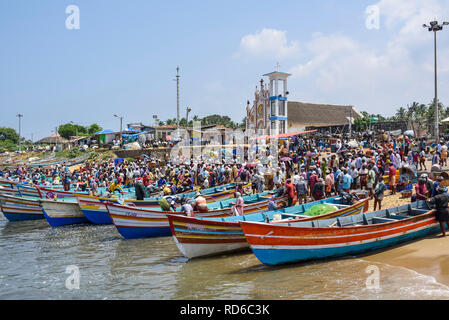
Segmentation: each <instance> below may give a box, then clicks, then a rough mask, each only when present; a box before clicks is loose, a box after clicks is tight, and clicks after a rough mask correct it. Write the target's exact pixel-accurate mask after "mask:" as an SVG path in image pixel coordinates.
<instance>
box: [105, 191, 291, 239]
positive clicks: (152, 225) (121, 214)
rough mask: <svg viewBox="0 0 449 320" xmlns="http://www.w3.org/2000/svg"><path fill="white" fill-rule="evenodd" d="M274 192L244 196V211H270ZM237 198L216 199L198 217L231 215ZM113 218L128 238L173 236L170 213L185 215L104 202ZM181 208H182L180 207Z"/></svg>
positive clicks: (282, 200)
mask: <svg viewBox="0 0 449 320" xmlns="http://www.w3.org/2000/svg"><path fill="white" fill-rule="evenodd" d="M270 196H271V195H270V194H269V193H268V192H264V193H261V194H255V195H249V196H244V197H243V200H244V202H245V204H244V210H245V212H251V213H256V212H263V211H267V208H268V200H269V197H270ZM232 201H235V199H231V200H225V201H219V202H214V203H211V204H208V207H209V212H204V213H200V212H195V216H198V217H229V216H232V215H233V213H232V204H231V202H232ZM276 201H277V202H279V203H281V202H286V201H287V198H286V196H281V197H279V198H277V199H276ZM105 205H106V208H107V210H108V212H109V215H110V218H111V220H112V221H113V223H114V225H115V227H116V228H117V231H118V232H119V233H120V234H121V235H122V236H123V237H124V238H125V239H135V238H146V237H155V236H170V235H171V231H170V225H169V222H168V217H169V216H171V215H176V216H184V217H185V215H184V214H183V213H181V212H179V213H175V212H173V211H161V210H157V211H156V210H148V209H144V208H137V207H130V206H123V205H117V204H114V203H105ZM178 210H180V208H178Z"/></svg>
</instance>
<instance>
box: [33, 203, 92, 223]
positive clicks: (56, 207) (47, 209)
mask: <svg viewBox="0 0 449 320" xmlns="http://www.w3.org/2000/svg"><path fill="white" fill-rule="evenodd" d="M39 201H40V205H41V209H42V210H41V211H42V213H43V214H44V217H45V219H47V221H48V223H49V224H50V226H52V227H59V226H65V225H71V224H79V223H89V220H87V219H86V217H85V216H84V215H83V212H82V211H81V209H80V207H79V206H78V203H77V202H76V201H75V200H74V199H64V200H46V199H41V200H39Z"/></svg>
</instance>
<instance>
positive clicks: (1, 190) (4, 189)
mask: <svg viewBox="0 0 449 320" xmlns="http://www.w3.org/2000/svg"><path fill="white" fill-rule="evenodd" d="M0 194H4V195H9V196H15V197H20V196H21V195H20V192H19V190H17V188H11V187H8V186H0Z"/></svg>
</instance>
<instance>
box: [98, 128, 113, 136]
mask: <svg viewBox="0 0 449 320" xmlns="http://www.w3.org/2000/svg"><path fill="white" fill-rule="evenodd" d="M110 133H114V131H112V130H107V129H106V130H102V131H98V132H95V133H94V135H99V134H110Z"/></svg>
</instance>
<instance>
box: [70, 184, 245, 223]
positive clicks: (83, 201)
mask: <svg viewBox="0 0 449 320" xmlns="http://www.w3.org/2000/svg"><path fill="white" fill-rule="evenodd" d="M246 187H247V186H246ZM234 191H235V184H233V183H232V184H228V185H224V186H220V187H214V188H209V189H204V190H200V193H201V194H202V195H203V196H204V197H205V198H206V201H207V202H208V203H211V202H216V201H222V200H225V199H229V198H232V196H233V194H234ZM176 196H179V197H180V198H181V199H182V198H184V197H187V198H194V197H195V192H187V193H182V194H177V195H176ZM76 199H77V201H78V204H79V206H80V208H81V210H82V211H83V214H84V215H85V216H86V218H87V219H89V220H90V221H91V222H92V223H95V224H112V219H111V217H110V216H109V213H108V209H107V208H106V206H105V205H104V203H105V202H111V203H117V204H118V203H120V202H123V204H125V205H132V206H136V207H143V208H152V209H155V210H158V211H160V209H159V208H160V204H159V201H160V199H161V197H155V198H151V199H149V200H130V199H126V198H125V199H124V200H123V199H117V198H116V197H113V198H102V197H94V196H89V195H82V194H76ZM122 200H123V201H122Z"/></svg>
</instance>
